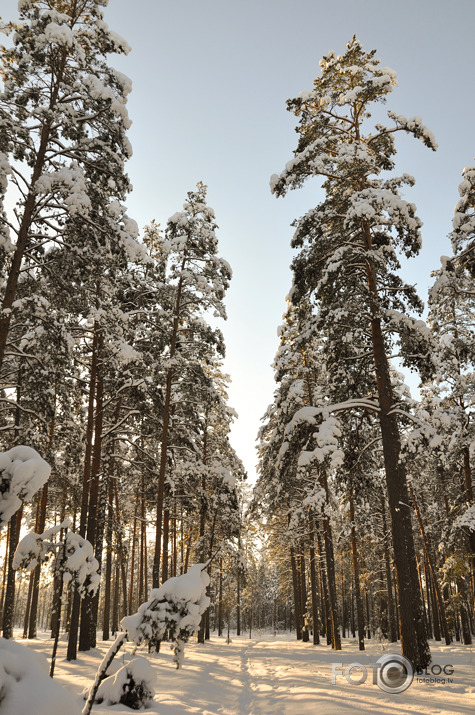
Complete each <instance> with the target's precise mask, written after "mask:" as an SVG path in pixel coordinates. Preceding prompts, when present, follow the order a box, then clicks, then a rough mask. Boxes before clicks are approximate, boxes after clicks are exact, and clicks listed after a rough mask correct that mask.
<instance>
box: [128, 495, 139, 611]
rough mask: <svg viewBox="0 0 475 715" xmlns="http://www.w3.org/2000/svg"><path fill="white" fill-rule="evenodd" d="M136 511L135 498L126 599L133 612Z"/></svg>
mask: <svg viewBox="0 0 475 715" xmlns="http://www.w3.org/2000/svg"><path fill="white" fill-rule="evenodd" d="M137 511H138V503H137V500H136V501H135V511H134V526H133V529H132V550H131V555H130V574H129V599H128V608H129V613H132V612H133V605H134V585H135V543H136V534H137Z"/></svg>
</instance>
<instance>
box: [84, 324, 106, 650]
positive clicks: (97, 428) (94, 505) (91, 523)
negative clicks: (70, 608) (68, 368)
mask: <svg viewBox="0 0 475 715" xmlns="http://www.w3.org/2000/svg"><path fill="white" fill-rule="evenodd" d="M96 333H97V363H96V370H97V372H96V410H95V419H94V446H93V448H92V458H91V470H90V475H91V481H90V487H89V503H88V507H87V540H88V541H89V542H90V543H91V544H92V545H93V547H95V546H96V536H97V527H98V504H99V479H100V468H101V455H102V424H103V418H104V412H103V398H104V366H103V354H104V333H103V331H102V329H100V328H99V327H98V326H97V329H96V330H95V331H94V334H95V335H96ZM82 518H83V516H82V513H81V520H82ZM95 556H96V558H97V559H98V560H100V556H101V555H100V554H99V553H96V554H95ZM97 595H98V594H97ZM93 599H94V597H93V596H92V594H90V593H87V594H86V595H85V596H84V597H83V599H82V603H81V624H80V629H79V646H78V648H79V650H80V651H87V650H90V648H91V647H93V646H92V643H93V641H95V633H94V635H93V636H92V638H91V628H92V627H93V625H94V615H93Z"/></svg>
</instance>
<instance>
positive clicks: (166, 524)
mask: <svg viewBox="0 0 475 715" xmlns="http://www.w3.org/2000/svg"><path fill="white" fill-rule="evenodd" d="M165 491H166V492H167V496H168V491H169V490H168V489H166V490H165ZM162 531H163V544H162V548H163V553H162V583H165V581H167V580H168V546H169V538H170V511H169V509H168V507H166V508H164V510H163V527H162Z"/></svg>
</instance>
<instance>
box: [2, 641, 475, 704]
mask: <svg viewBox="0 0 475 715" xmlns="http://www.w3.org/2000/svg"><path fill="white" fill-rule="evenodd" d="M16 635H17V640H18V641H19V642H21V643H22V644H24V645H26V646H27V647H29V648H32V649H34V650H36V651H38V652H42V653H43V654H44V655H45V656H47V657H48V659H49V657H50V655H51V649H52V641H51V640H49V638H48V634H41V635H40V637H39V638H38V639H36V640H30V641H29V640H21V638H20V633H19V632H18V633H17V634H16ZM231 638H232V642H231V643H229V644H228V643H226V639H225V638H218V637H217V636H212V638H211V641H209V642H207V643H205V644H204V645H200V644H198V643H190V644H188V645H187V646H186V649H185V662H184V665H183V668H182V669H180V670H176V669H175V667H174V665H173V662H172V655H171V652H170V650H169V648H168V644H166V643H165V644H163V646H162V650H161V652H160V653H158V654H154V655H152V656H147V657H149V659H150V662H151V664H152V665H153V667H154V670H155V672H156V682H155V684H154V687H155V699H154V702H153V705H152V707H151V708H150V709H148V710H146V711H145V712H147V713H161V715H182V714H183V713H200V714H202V715H210V714H211V713H220V714H221V715H284V714H285V715H294V714H295V715H304V714H306V713H308V714H310V713H312V715H315V713H318V715H340V714H341V715H346V714H348V715H349V713H352V714H355V713H361V714H363V713H378V714H379V713H381V714H382V715H399V713H401V714H402V713H410V714H411V715H412V713H420V715H433V714H434V713H443V714H444V715H451V714H452V713H457V715H459V714H460V715H464V714H465V713H466V714H467V715H469V714H471V715H473V713H475V647H473V646H461V645H458V644H453V645H451V646H443V645H441V644H440V643H436V642H431V649H432V655H433V663H435V664H438V665H440V666H441V667H443V666H444V665H447V664H450V665H452V666H453V674H452V675H451V678H453V682H451V683H448V682H447V677H445V680H446V682H445V683H443V682H436V683H428V682H416V677H415V678H414V682H413V683H412V685H411V686H410V687H409V688H408V690H406V691H405V692H403V693H400V694H393V693H391V694H387V693H385V692H384V691H383V690H381V689H380V688H379V687H378V686H377V685H376V684H373V677H372V668H371V664H374V663H375V662H376V661H377V659H378V658H379V657H380V656H381V655H383V654H385V653H399V648H398V647H397V646H396V647H395V646H391V645H390V644H385V645H384V649H383V646H382V645H381V644H380V643H375V642H369V643H368V644H367V649H366V651H364V652H363V653H360V652H358V645H357V643H356V641H355V640H353V639H343V650H342V651H340V652H335V651H332V650H331V648H330V647H328V646H326V645H319V646H314V645H312V644H310V643H302V642H301V641H297V640H295V635H294V634H277V635H276V636H273V635H272V634H268V633H258V632H256V633H255V637H253V638H251V639H250V638H249V637H248V636H247V635H242V636H240V637H236V636H235V635H234V636H233V635H232V636H231ZM109 646H110V642H108V643H107V642H103V641H98V644H97V648H96V649H94V650H91V651H89V652H87V653H80V654H79V657H78V660H77V661H75V662H71V663H68V662H67V661H66V660H65V650H66V643H65V642H64V641H62V642H61V643H60V645H59V650H58V658H57V661H56V671H55V680H57V681H58V682H59V683H61V684H62V685H63V686H64V687H65V688H66V689H67V690H68V691H69V692H70V693H71V694H72V696H73V697H74V698H75V700H76V701H77V702H78V704H79V703H83V701H82V700H81V693H82V691H83V689H84V688H85V687H86V686H87V687H89V686H90V685H91V684H92V681H93V679H94V675H95V672H96V670H97V667H98V665H99V663H100V661H101V659H102V657H103V655H104V653H105V652H106V651H107V649H108V648H109ZM137 655H147V652H146V650H145V649H139V651H138V652H137ZM126 657H127V652H126ZM122 659H123V655H122V654H121V653H119V655H118V656H117V658H116V661H119V665H122ZM337 662H338V663H342V664H343V670H344V669H345V667H346V666H347V665H348V664H350V663H355V662H359V663H362V664H365V665H366V666H367V670H368V677H367V680H366V682H365V683H363V684H361V685H358V686H356V685H351V684H349V683H348V682H347V681H346V680H345V678H344V676H343V675H338V677H337V678H336V684H335V685H332V663H337ZM435 670H436V671H437V670H438V668H435ZM359 674H360V673H356V675H355V678H357V677H358V675H359ZM429 676H430V673H429ZM429 676H424V678H426V677H429ZM432 677H434V676H432ZM443 677H444V674H443V672H442V674H441V676H438V678H439V679H441V678H443ZM131 712H133V711H132V710H130V709H129V708H127V707H125V706H123V705H114V706H110V707H106V706H104V705H95V706H94V707H93V709H92V713H93V715H107V714H108V713H122V714H123V715H125V714H126V713H127V714H130V713H131ZM31 715H33V714H31ZM65 715H67V714H66V713H65Z"/></svg>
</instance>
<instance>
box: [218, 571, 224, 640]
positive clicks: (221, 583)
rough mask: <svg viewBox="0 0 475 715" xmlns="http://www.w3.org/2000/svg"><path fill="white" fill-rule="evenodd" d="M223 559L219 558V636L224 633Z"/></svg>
mask: <svg viewBox="0 0 475 715" xmlns="http://www.w3.org/2000/svg"><path fill="white" fill-rule="evenodd" d="M223 626H224V623H223V559H222V558H220V559H219V587H218V636H222V635H223Z"/></svg>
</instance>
